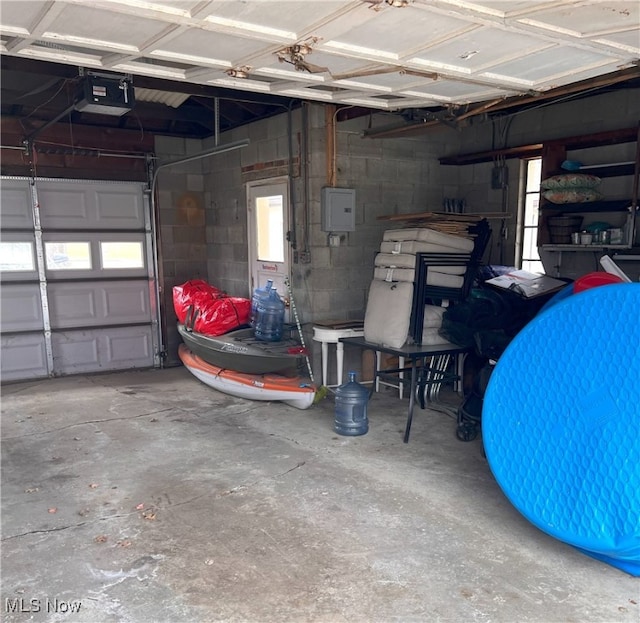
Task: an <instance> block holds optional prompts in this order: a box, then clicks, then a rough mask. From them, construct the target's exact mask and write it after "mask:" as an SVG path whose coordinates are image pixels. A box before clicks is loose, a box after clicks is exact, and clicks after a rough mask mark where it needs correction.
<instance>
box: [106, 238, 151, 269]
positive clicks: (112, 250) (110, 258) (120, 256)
mask: <svg viewBox="0 0 640 623" xmlns="http://www.w3.org/2000/svg"><path fill="white" fill-rule="evenodd" d="M142 250H143V249H142V242H101V243H100V261H101V262H102V268H144V259H143V256H142Z"/></svg>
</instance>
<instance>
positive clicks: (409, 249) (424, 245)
mask: <svg viewBox="0 0 640 623" xmlns="http://www.w3.org/2000/svg"><path fill="white" fill-rule="evenodd" d="M380 251H381V252H382V253H413V254H414V255H415V254H416V253H468V251H462V250H461V249H454V248H453V247H446V246H445V245H443V244H434V243H433V242H423V241H420V240H395V241H393V240H387V241H383V242H381V243H380Z"/></svg>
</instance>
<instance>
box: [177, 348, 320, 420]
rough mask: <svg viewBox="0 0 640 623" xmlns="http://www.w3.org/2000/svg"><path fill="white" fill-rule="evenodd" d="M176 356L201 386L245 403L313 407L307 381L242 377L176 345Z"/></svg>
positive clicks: (312, 389) (271, 376) (269, 376)
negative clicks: (259, 401) (268, 401)
mask: <svg viewBox="0 0 640 623" xmlns="http://www.w3.org/2000/svg"><path fill="white" fill-rule="evenodd" d="M178 355H179V357H180V359H181V360H182V363H183V364H184V365H185V367H186V368H187V370H189V372H191V374H193V376H195V377H196V378H197V379H198V380H200V381H202V382H203V383H204V384H205V385H208V386H209V387H213V388H214V389H217V390H218V391H221V392H223V393H225V394H231V395H232V396H237V397H238V398H246V399H248V400H276V401H281V402H284V403H286V404H288V405H291V406H292V407H296V408H297V409H308V408H309V407H310V406H311V405H312V404H313V399H314V398H315V395H316V388H315V387H314V386H313V385H312V384H311V381H310V380H309V379H305V378H302V377H299V376H298V377H286V376H281V375H279V374H246V373H244V372H236V371H235V370H228V369H225V368H218V367H216V366H214V365H211V364H210V363H207V362H206V361H204V360H203V359H200V357H197V356H196V355H194V354H193V353H192V352H191V351H190V350H189V349H188V348H187V347H186V346H185V345H184V344H180V346H179V348H178Z"/></svg>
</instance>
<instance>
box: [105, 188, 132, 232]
mask: <svg viewBox="0 0 640 623" xmlns="http://www.w3.org/2000/svg"><path fill="white" fill-rule="evenodd" d="M95 201H96V217H97V220H98V223H99V225H100V227H103V228H105V229H113V228H117V229H135V228H136V227H143V226H144V211H143V209H144V207H143V205H142V202H141V201H140V197H139V196H138V195H133V194H132V193H131V192H122V191H119V190H114V189H109V188H106V189H104V190H102V189H101V190H99V191H98V192H96V194H95Z"/></svg>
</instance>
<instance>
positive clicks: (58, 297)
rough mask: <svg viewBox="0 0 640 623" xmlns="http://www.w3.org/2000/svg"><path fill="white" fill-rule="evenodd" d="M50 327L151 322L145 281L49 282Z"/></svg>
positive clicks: (147, 286)
mask: <svg viewBox="0 0 640 623" xmlns="http://www.w3.org/2000/svg"><path fill="white" fill-rule="evenodd" d="M49 307H50V315H51V327H52V328H53V329H63V328H72V327H97V326H100V325H105V324H109V325H118V324H135V323H143V322H150V321H151V312H150V305H149V284H148V282H146V281H105V282H102V283H100V282H86V283H81V282H73V283H51V284H50V287H49Z"/></svg>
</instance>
